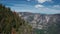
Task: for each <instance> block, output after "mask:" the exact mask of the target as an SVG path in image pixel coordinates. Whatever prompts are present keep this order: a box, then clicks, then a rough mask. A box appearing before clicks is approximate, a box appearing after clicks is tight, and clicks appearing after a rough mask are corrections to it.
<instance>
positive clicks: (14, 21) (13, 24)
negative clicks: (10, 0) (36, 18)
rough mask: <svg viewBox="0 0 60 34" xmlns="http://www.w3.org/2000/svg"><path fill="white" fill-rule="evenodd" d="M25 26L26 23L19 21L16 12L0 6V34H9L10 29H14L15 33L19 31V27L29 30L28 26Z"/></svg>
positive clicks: (19, 18)
mask: <svg viewBox="0 0 60 34" xmlns="http://www.w3.org/2000/svg"><path fill="white" fill-rule="evenodd" d="M26 24H27V23H26V22H25V21H24V20H23V19H21V17H19V15H18V14H17V13H16V12H12V11H11V9H10V8H7V7H5V6H3V5H2V4H0V33H2V34H11V32H12V28H14V29H15V31H16V32H18V31H19V29H21V28H20V27H26V28H28V29H30V27H29V25H26ZM24 25H25V26H24ZM19 32H20V31H19ZM22 33H23V32H22Z"/></svg>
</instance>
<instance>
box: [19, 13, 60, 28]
mask: <svg viewBox="0 0 60 34" xmlns="http://www.w3.org/2000/svg"><path fill="white" fill-rule="evenodd" d="M19 14H20V15H19V16H21V17H22V18H23V19H24V20H26V21H28V22H29V24H30V25H31V26H32V27H33V28H37V29H43V28H47V27H48V26H50V25H52V24H55V23H59V22H60V14H39V13H29V12H19Z"/></svg>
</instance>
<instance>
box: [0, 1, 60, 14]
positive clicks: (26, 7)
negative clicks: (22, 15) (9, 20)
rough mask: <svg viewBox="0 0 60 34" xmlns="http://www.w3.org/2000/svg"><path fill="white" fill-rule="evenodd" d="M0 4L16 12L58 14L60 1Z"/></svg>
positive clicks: (4, 2)
mask: <svg viewBox="0 0 60 34" xmlns="http://www.w3.org/2000/svg"><path fill="white" fill-rule="evenodd" d="M0 3H2V4H3V5H5V6H6V7H10V8H11V10H12V11H16V12H33V13H44V14H57V13H60V0H0Z"/></svg>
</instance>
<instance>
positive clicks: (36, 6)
mask: <svg viewBox="0 0 60 34" xmlns="http://www.w3.org/2000/svg"><path fill="white" fill-rule="evenodd" d="M40 7H41V8H43V7H44V6H43V5H40V4H37V5H35V8H40Z"/></svg>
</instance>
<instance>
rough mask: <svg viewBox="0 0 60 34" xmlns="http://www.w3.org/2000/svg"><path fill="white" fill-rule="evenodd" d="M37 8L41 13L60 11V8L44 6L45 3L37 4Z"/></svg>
mask: <svg viewBox="0 0 60 34" xmlns="http://www.w3.org/2000/svg"><path fill="white" fill-rule="evenodd" d="M42 7H43V8H42ZM55 7H58V6H55ZM35 8H37V9H38V11H40V12H41V13H47V14H55V13H60V10H57V9H52V8H47V7H45V6H43V5H36V6H35Z"/></svg>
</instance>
